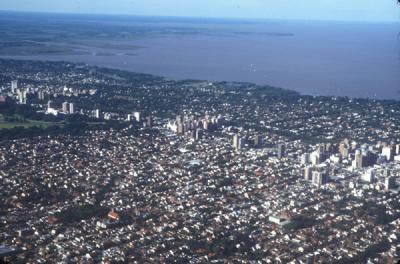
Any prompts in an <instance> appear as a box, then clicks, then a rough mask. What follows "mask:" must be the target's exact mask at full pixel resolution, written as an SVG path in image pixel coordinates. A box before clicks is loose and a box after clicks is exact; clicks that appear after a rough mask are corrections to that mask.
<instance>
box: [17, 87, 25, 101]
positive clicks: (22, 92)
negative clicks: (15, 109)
mask: <svg viewBox="0 0 400 264" xmlns="http://www.w3.org/2000/svg"><path fill="white" fill-rule="evenodd" d="M17 92H18V102H19V103H20V104H26V91H25V90H18V91H17Z"/></svg>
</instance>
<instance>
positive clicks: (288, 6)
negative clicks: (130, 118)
mask: <svg viewBox="0 0 400 264" xmlns="http://www.w3.org/2000/svg"><path fill="white" fill-rule="evenodd" d="M395 2H396V0H0V10H18V11H43V12H65V13H100V14H132V15H162V16H200V17H226V18H228V17H229V18H283V19H317V20H320V19H328V20H364V21H400V6H397V7H396V4H395Z"/></svg>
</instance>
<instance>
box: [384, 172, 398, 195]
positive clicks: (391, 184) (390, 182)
mask: <svg viewBox="0 0 400 264" xmlns="http://www.w3.org/2000/svg"><path fill="white" fill-rule="evenodd" d="M395 187H396V178H395V177H392V176H389V177H386V178H385V190H386V191H389V190H390V189H394V188H395Z"/></svg>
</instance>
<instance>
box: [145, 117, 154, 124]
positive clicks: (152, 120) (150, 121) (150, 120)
mask: <svg viewBox="0 0 400 264" xmlns="http://www.w3.org/2000/svg"><path fill="white" fill-rule="evenodd" d="M146 126H147V127H153V126H154V119H153V117H152V116H148V117H146Z"/></svg>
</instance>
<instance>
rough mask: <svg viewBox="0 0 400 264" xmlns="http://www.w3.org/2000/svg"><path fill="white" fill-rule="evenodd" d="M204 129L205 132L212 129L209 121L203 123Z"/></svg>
mask: <svg viewBox="0 0 400 264" xmlns="http://www.w3.org/2000/svg"><path fill="white" fill-rule="evenodd" d="M203 128H204V130H206V131H207V130H208V129H210V123H209V122H208V120H204V121H203Z"/></svg>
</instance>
